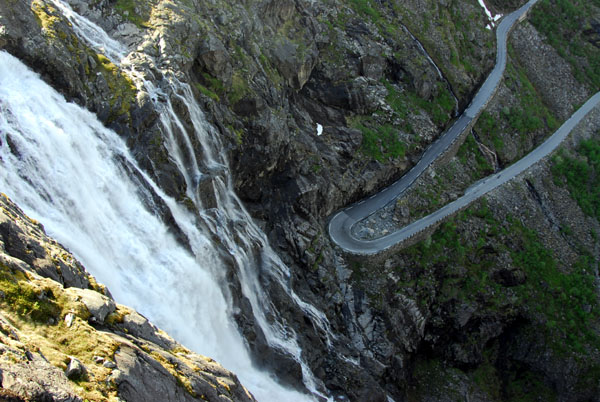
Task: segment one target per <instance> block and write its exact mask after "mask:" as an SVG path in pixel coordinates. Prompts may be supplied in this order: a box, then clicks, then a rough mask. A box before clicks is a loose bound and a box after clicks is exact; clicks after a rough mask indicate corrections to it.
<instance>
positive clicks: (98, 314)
mask: <svg viewBox="0 0 600 402" xmlns="http://www.w3.org/2000/svg"><path fill="white" fill-rule="evenodd" d="M70 291H71V292H73V293H75V294H76V295H77V296H78V297H79V298H80V299H81V301H82V302H83V304H85V307H87V309H88V311H89V312H90V314H91V315H92V317H94V319H95V320H96V322H98V323H99V324H102V323H103V322H104V319H105V318H106V316H107V315H109V314H110V313H112V312H113V311H115V309H116V308H117V305H116V304H115V302H114V300H112V299H110V298H108V297H106V296H104V295H101V294H100V293H98V292H96V291H94V290H90V289H77V288H72V289H70Z"/></svg>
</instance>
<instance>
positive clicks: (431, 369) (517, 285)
mask: <svg viewBox="0 0 600 402" xmlns="http://www.w3.org/2000/svg"><path fill="white" fill-rule="evenodd" d="M596 149H597V148H596ZM467 225H468V226H467ZM473 227H478V228H480V229H479V232H478V233H473V232H472V230H473V229H472V228H473ZM573 241H575V242H576V240H575V239H574V240H573ZM402 254H403V255H404V256H405V263H404V264H402V266H399V267H398V268H397V269H396V270H395V271H396V272H395V273H394V275H397V276H398V277H399V278H400V280H399V282H398V284H397V286H398V287H397V291H398V292H400V293H403V294H407V295H410V297H411V298H413V299H414V300H416V301H417V303H418V304H419V306H420V308H422V309H424V310H426V311H431V312H436V313H435V314H434V317H433V318H432V320H431V321H430V322H431V325H434V326H435V325H436V322H438V323H439V324H437V325H440V324H441V325H448V323H447V322H446V320H441V321H436V315H439V314H441V315H442V316H444V317H445V316H448V315H453V314H456V312H455V310H453V308H454V307H453V306H457V305H467V306H473V307H475V308H476V310H475V311H474V312H473V319H474V320H475V321H477V322H478V321H479V320H486V317H487V316H489V315H492V317H494V318H492V319H493V320H498V317H504V318H503V319H504V320H506V321H507V322H510V321H511V320H514V319H518V318H520V319H521V320H522V321H521V322H523V321H526V322H527V323H528V324H527V326H526V327H523V328H524V329H522V331H525V332H523V334H522V336H525V337H528V336H531V337H532V339H536V343H538V344H539V343H540V340H541V342H542V343H543V344H545V345H546V347H547V349H546V350H547V351H548V352H550V353H552V354H553V355H554V357H553V358H554V359H557V360H558V361H563V360H566V359H568V360H570V361H574V362H576V363H577V364H578V365H581V367H582V373H585V374H584V375H583V376H584V377H585V378H584V379H582V380H581V385H582V388H586V389H589V388H592V387H594V386H595V384H597V383H598V381H599V380H600V367H597V366H594V365H591V364H589V363H587V354H588V353H589V352H590V351H593V350H596V349H597V348H598V347H600V337H599V336H598V334H597V332H596V331H597V328H598V324H599V323H600V303H599V301H598V296H597V294H596V286H595V277H594V274H593V272H594V265H595V264H596V261H594V259H593V258H592V257H591V256H590V255H588V254H587V253H586V252H585V251H582V250H580V255H581V257H580V258H579V260H578V261H577V262H576V263H574V264H572V266H565V265H566V264H563V263H561V262H560V260H559V259H558V258H557V256H556V255H554V252H553V251H551V250H549V249H548V248H546V247H545V246H544V245H543V243H542V240H541V238H540V237H539V236H538V234H537V233H536V232H535V231H533V230H531V229H529V228H527V227H525V225H524V224H523V223H522V222H521V221H520V220H518V219H515V218H513V217H511V216H510V215H509V216H507V217H506V219H504V220H502V221H500V220H498V219H497V218H496V216H495V215H494V214H493V213H492V211H491V209H490V208H489V207H488V205H487V202H486V201H485V199H484V200H481V201H479V202H478V203H477V204H476V205H474V206H472V207H470V208H468V209H467V210H465V211H464V212H462V213H459V214H458V215H457V216H456V217H455V218H454V219H450V220H448V221H446V222H445V223H443V224H442V225H441V226H440V228H439V229H438V230H437V231H436V232H435V233H434V234H433V235H431V236H430V237H428V238H427V239H426V240H423V241H421V242H419V243H417V244H416V245H414V246H411V247H408V248H406V249H405V250H403V251H402ZM406 261H408V263H406ZM510 261H512V262H510ZM501 267H507V269H508V271H505V272H507V273H508V272H510V275H512V280H510V281H509V282H505V278H506V277H504V279H503V277H500V276H498V275H497V272H498V271H497V270H498V269H500V268H501ZM355 271H357V270H356V269H355ZM362 275H363V276H364V277H365V278H366V277H369V276H370V274H369V273H368V272H366V273H365V272H362ZM355 280H357V281H359V282H360V281H361V280H362V279H361V277H360V276H356V277H355ZM370 280H372V279H370ZM469 328H470V327H469V326H467V327H465V332H464V333H462V334H461V335H460V337H459V339H455V340H454V342H462V343H464V345H465V347H466V348H467V349H469V350H470V349H474V350H479V349H478V348H481V350H482V362H481V364H480V365H479V366H477V368H476V369H475V370H466V371H465V372H464V373H465V374H466V375H468V376H469V378H470V379H471V380H472V381H473V383H474V384H475V385H477V386H478V387H479V388H480V389H482V390H484V391H485V392H486V393H488V395H490V396H491V397H492V399H503V400H508V401H534V400H537V399H536V398H534V397H532V395H533V396H539V395H541V398H542V400H545V401H546V400H547V401H552V400H554V398H555V391H554V390H552V388H551V387H549V385H548V384H546V383H545V382H544V374H543V373H537V372H532V371H530V369H528V368H527V367H522V368H518V367H509V368H508V369H506V368H505V369H502V368H499V367H498V366H496V358H497V357H496V356H497V355H496V354H497V351H494V348H495V347H497V346H494V345H495V343H489V342H488V339H487V338H485V337H483V338H482V337H481V335H480V332H479V331H478V330H477V328H478V327H477V326H475V328H474V329H472V330H469ZM594 328H596V330H595V329H594ZM445 330H446V329H445V327H441V328H438V331H442V332H443V331H445ZM433 331H434V332H435V329H434V330H433ZM439 347H441V348H443V345H439ZM444 350H445V349H444ZM441 353H443V352H441ZM434 356H435V355H434ZM436 359H439V357H438V358H436V357H431V360H428V361H425V362H419V363H418V364H417V366H416V367H415V371H414V375H415V377H416V379H415V381H416V382H417V384H421V383H427V381H429V379H430V378H432V380H431V381H434V382H436V383H437V382H439V381H441V382H442V384H445V386H446V388H448V389H452V382H453V380H452V378H453V377H452V373H453V372H454V371H455V370H456V368H453V367H452V366H451V365H448V364H442V363H440V361H439V360H436ZM501 369H502V370H506V371H503V372H502V373H501V372H499V370H501ZM506 375H508V376H509V377H508V378H507V377H506ZM423 391H424V392H427V389H424V390H420V389H419V388H418V387H417V392H418V393H421V392H423ZM418 395H419V394H417V396H418ZM416 400H418V397H417V399H416Z"/></svg>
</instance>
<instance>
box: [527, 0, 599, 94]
mask: <svg viewBox="0 0 600 402" xmlns="http://www.w3.org/2000/svg"><path fill="white" fill-rule="evenodd" d="M594 7H600V1H599V0H592V1H572V0H542V1H540V3H539V4H538V5H537V6H536V7H535V8H534V9H533V10H532V13H531V17H530V19H531V22H532V23H533V25H534V26H535V27H536V29H537V30H538V31H540V32H542V33H543V34H544V35H545V36H546V37H547V38H548V41H549V43H550V44H551V45H552V46H553V47H554V48H555V49H556V50H557V51H558V53H559V54H560V55H561V57H563V58H564V59H565V60H567V62H569V64H571V66H572V67H573V71H574V74H575V78H577V80H578V81H580V82H582V83H586V84H588V85H589V86H590V87H591V88H599V87H600V49H599V48H598V47H597V46H596V45H597V44H598V42H595V40H597V39H598V38H597V37H595V35H596V36H597V33H595V30H594V29H593V28H592V26H591V25H590V24H591V22H592V18H591V16H593V15H594V14H596V15H597V11H595V10H597V9H594ZM594 43H595V44H596V45H595V44H594Z"/></svg>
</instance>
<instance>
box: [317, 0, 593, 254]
mask: <svg viewBox="0 0 600 402" xmlns="http://www.w3.org/2000/svg"><path fill="white" fill-rule="evenodd" d="M537 2H538V0H530V1H529V2H527V4H525V5H524V6H522V7H521V8H519V9H518V10H516V11H514V12H512V13H511V14H509V15H507V16H505V17H504V18H503V19H502V22H500V24H499V25H498V28H497V30H496V40H497V54H496V65H495V67H494V69H493V70H492V72H491V73H490V75H489V76H488V77H487V79H486V80H485V82H484V84H483V85H482V86H481V88H480V89H479V91H478V92H477V94H476V95H475V97H474V98H473V100H472V102H471V104H470V105H469V107H468V108H467V109H466V110H465V111H464V112H463V114H462V115H461V116H460V117H459V118H458V120H457V121H456V122H455V123H454V124H453V125H452V127H450V129H448V130H447V131H446V132H444V133H443V134H442V135H441V136H440V137H439V138H438V139H437V140H436V141H435V142H434V143H433V144H432V145H431V146H430V147H429V148H428V149H427V150H426V151H425V152H424V154H423V156H422V157H421V159H420V160H419V162H418V163H417V164H416V165H415V166H413V168H412V169H411V170H410V171H409V172H408V173H407V174H405V175H404V176H402V178H400V179H399V180H398V181H397V182H395V183H394V184H392V185H391V186H389V187H387V188H385V189H383V190H382V191H380V192H379V193H377V194H374V195H372V196H371V197H370V198H367V199H364V200H362V201H359V202H358V203H356V204H354V205H351V206H350V207H348V208H346V209H344V210H342V211H340V212H338V213H336V214H335V215H334V216H333V217H332V218H331V220H330V221H329V228H328V229H329V235H330V236H331V239H332V240H333V241H334V242H335V243H336V244H337V245H338V246H340V247H341V248H342V249H344V250H345V251H347V252H351V253H354V254H375V253H378V252H380V251H382V250H385V249H387V248H389V247H391V246H393V245H395V244H397V243H400V242H402V241H404V240H406V239H408V238H410V237H412V236H414V235H415V234H417V233H419V232H421V231H423V230H424V229H426V228H428V227H429V226H431V225H433V224H435V223H437V222H439V221H440V220H442V219H444V218H445V217H447V216H448V215H451V214H453V213H454V212H456V211H458V210H460V209H461V208H463V207H465V206H467V205H468V204H470V203H471V202H473V201H474V200H476V199H477V198H479V197H481V196H482V195H484V194H485V193H487V192H489V191H491V190H493V189H494V188H496V187H498V186H500V185H502V184H504V183H506V182H507V181H509V180H510V179H512V178H513V177H515V176H516V175H518V174H519V173H521V172H523V171H524V170H526V169H527V168H529V167H530V166H531V165H532V164H534V163H536V162H538V161H539V160H540V159H542V158H543V157H545V156H546V155H548V154H549V153H550V152H552V151H553V150H554V149H555V148H556V147H557V146H558V145H559V144H560V143H561V142H562V140H563V139H564V138H565V137H566V136H567V135H568V134H569V132H570V131H571V130H572V129H573V128H574V127H575V126H576V125H577V123H579V121H581V119H582V118H583V117H585V115H586V114H587V113H588V112H589V111H590V110H591V109H593V108H594V106H596V105H597V104H598V103H599V102H600V92H599V93H597V94H596V95H594V96H593V97H592V98H590V99H589V100H588V101H587V102H586V103H585V104H584V105H583V106H582V107H581V108H580V109H579V110H578V111H577V112H575V113H574V114H573V115H572V116H571V118H569V120H567V121H566V122H565V123H564V124H563V125H562V126H561V127H560V128H559V129H558V130H557V131H556V132H555V133H554V134H553V135H552V136H551V137H550V138H548V139H547V140H546V141H544V143H543V144H542V145H540V146H539V147H537V148H536V149H535V150H533V151H532V152H531V153H529V154H528V155H527V156H525V157H524V158H522V159H521V160H519V161H518V162H516V163H515V164H513V165H511V166H510V167H508V168H506V169H504V170H502V171H501V172H498V173H495V174H494V175H492V176H489V177H487V178H485V179H483V180H480V181H479V182H477V183H476V184H474V185H473V186H471V187H469V188H468V189H467V191H465V194H464V195H463V196H462V197H460V198H458V199H456V200H455V201H453V202H451V203H449V204H447V205H445V206H444V207H442V208H440V209H438V210H437V211H435V212H434V213H432V214H430V215H428V216H425V217H423V218H421V219H419V220H418V221H415V222H413V223H411V224H410V225H408V226H405V227H404V228H402V229H400V230H398V231H396V232H393V233H391V234H388V235H386V236H383V237H380V238H378V239H373V240H363V239H358V238H356V237H354V236H353V235H352V231H351V229H352V226H353V225H354V224H355V223H356V222H358V221H360V220H362V219H364V218H366V217H368V216H369V215H371V214H372V213H374V212H375V211H377V210H379V209H381V208H383V207H385V206H386V205H388V204H389V203H390V202H392V201H394V200H395V199H396V198H398V197H399V196H400V195H401V194H402V193H403V192H404V191H406V189H407V188H409V187H410V186H411V185H412V184H413V183H414V182H415V180H416V179H417V178H418V177H419V176H420V175H421V174H422V173H423V172H424V171H425V169H427V168H428V167H429V166H430V165H431V164H432V163H433V162H434V161H435V160H436V159H437V158H438V157H439V156H441V155H442V154H443V153H444V151H446V150H447V149H448V147H449V146H450V145H451V144H452V143H453V142H454V141H455V140H456V139H457V138H458V136H459V135H460V134H461V133H462V132H463V131H464V130H465V129H466V128H467V127H468V126H469V124H470V123H471V122H472V121H473V119H475V118H476V117H477V116H478V115H479V113H480V112H481V111H482V109H483V108H484V107H485V106H486V104H487V102H488V101H489V100H490V99H491V97H492V96H493V95H494V92H495V90H496V88H497V87H498V85H499V83H500V80H501V79H502V75H503V73H504V69H505V67H506V58H507V52H506V43H507V37H508V33H509V32H510V30H511V28H512V27H513V26H514V25H515V24H516V22H517V21H519V20H520V19H521V18H522V17H524V16H525V15H526V12H527V11H528V10H529V9H530V8H531V7H532V6H533V5H534V4H535V3H537Z"/></svg>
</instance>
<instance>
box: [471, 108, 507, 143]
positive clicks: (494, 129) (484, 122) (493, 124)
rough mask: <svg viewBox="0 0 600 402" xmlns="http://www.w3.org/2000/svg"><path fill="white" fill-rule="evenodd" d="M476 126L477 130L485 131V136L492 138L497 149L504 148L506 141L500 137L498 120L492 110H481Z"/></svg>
mask: <svg viewBox="0 0 600 402" xmlns="http://www.w3.org/2000/svg"><path fill="white" fill-rule="evenodd" d="M476 127H477V132H480V133H485V136H486V137H487V138H489V139H490V140H491V142H492V144H493V145H494V148H495V149H497V150H502V149H504V141H503V140H502V137H500V128H499V125H498V122H497V120H496V119H495V118H494V116H492V114H491V113H490V112H488V111H487V110H484V111H483V112H481V115H480V116H479V119H478V120H477V123H476Z"/></svg>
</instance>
